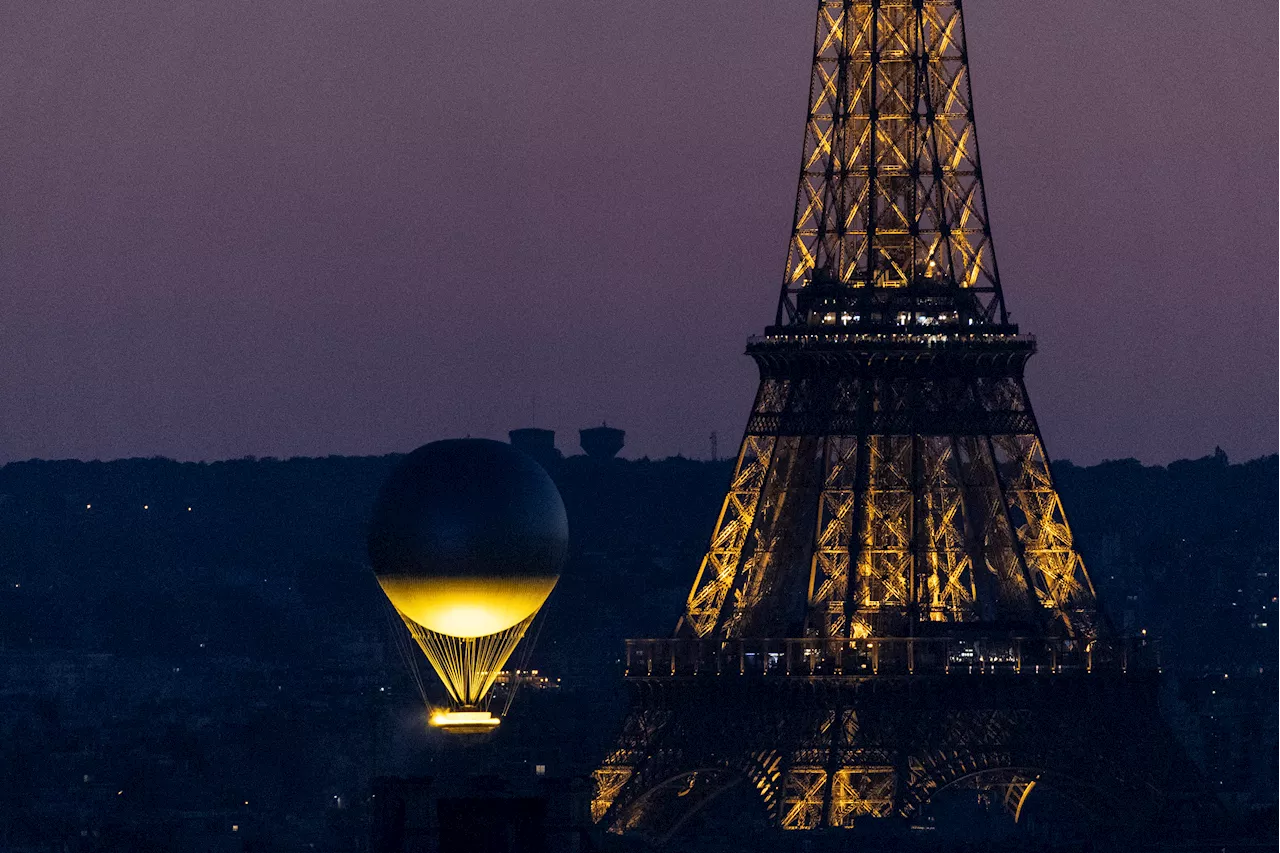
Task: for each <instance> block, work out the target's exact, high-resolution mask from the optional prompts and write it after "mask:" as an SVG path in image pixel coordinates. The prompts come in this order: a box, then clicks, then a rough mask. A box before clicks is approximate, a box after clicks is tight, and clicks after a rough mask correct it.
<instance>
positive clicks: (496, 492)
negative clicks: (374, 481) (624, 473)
mask: <svg viewBox="0 0 1280 853" xmlns="http://www.w3.org/2000/svg"><path fill="white" fill-rule="evenodd" d="M568 539H569V525H568V522H567V521H566V518H565V512H564V503H563V502H562V501H561V500H560V493H559V491H558V490H557V489H556V486H555V484H554V483H553V482H552V481H551V478H550V477H549V476H547V472H546V471H544V470H543V469H542V466H541V465H539V464H538V463H537V462H535V461H533V459H531V458H530V457H528V456H526V455H525V454H524V453H522V452H520V451H519V450H516V449H515V448H514V447H512V446H511V445H509V444H503V443H502V442H498V441H488V440H486V439H472V438H468V439H455V440H450V441H437V442H433V443H431V444H427V445H424V446H423V447H419V448H418V449H417V450H415V451H413V452H412V453H410V454H409V455H408V456H406V457H405V458H404V459H402V460H401V461H400V463H399V464H398V465H397V466H396V467H395V469H394V470H393V471H392V472H391V475H390V476H389V477H388V478H387V481H386V483H385V484H384V485H383V487H382V492H381V494H380V495H379V496H378V501H377V503H376V504H375V505H374V510H373V518H372V521H371V522H370V525H369V559H370V562H371V563H372V564H373V570H374V571H375V572H376V573H377V574H378V575H379V576H380V577H381V576H385V575H397V576H410V577H443V576H454V577H468V576H470V577H475V576H484V575H502V576H508V577H510V576H519V575H524V576H541V577H545V576H548V575H556V574H559V572H560V567H561V565H562V564H563V562H564V557H565V553H566V550H567V548H568Z"/></svg>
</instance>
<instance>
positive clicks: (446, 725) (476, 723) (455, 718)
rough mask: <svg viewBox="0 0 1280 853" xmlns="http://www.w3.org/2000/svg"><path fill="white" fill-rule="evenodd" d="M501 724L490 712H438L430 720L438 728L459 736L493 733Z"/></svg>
mask: <svg viewBox="0 0 1280 853" xmlns="http://www.w3.org/2000/svg"><path fill="white" fill-rule="evenodd" d="M501 722H502V721H501V720H499V719H498V718H497V717H495V716H494V715H493V714H490V713H489V712H488V711H436V712H435V713H433V714H432V715H431V719H430V723H431V725H433V726H435V727H436V728H438V729H440V730H442V731H447V732H453V733H457V734H473V733H476V732H487V731H493V730H494V729H496V728H497V727H498V725H499V723H501Z"/></svg>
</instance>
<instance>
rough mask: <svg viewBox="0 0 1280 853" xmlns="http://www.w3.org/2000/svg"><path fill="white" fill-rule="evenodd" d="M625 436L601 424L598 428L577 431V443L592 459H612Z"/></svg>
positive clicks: (621, 432)
mask: <svg viewBox="0 0 1280 853" xmlns="http://www.w3.org/2000/svg"><path fill="white" fill-rule="evenodd" d="M626 436H627V434H626V433H625V432H624V431H623V430H620V429H614V428H613V427H611V426H607V425H605V424H601V425H600V426H598V427H591V428H590V429H580V430H578V443H579V444H580V445H582V449H583V451H584V452H585V453H586V454H587V455H588V456H590V457H591V458H592V459H612V458H613V457H615V456H617V455H618V451H619V450H621V449H622V444H623V439H625V438H626Z"/></svg>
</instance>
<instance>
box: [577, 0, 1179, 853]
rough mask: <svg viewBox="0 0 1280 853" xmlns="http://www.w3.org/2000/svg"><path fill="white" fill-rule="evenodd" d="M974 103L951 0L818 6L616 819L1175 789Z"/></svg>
mask: <svg viewBox="0 0 1280 853" xmlns="http://www.w3.org/2000/svg"><path fill="white" fill-rule="evenodd" d="M972 104H973V102H972V95H971V88H970V75H969V65H968V47H967V45H966V40H965V30H964V17H963V13H962V11H961V3H960V2H959V0H946V2H941V0H897V2H895V0H857V2H855V0H820V2H819V3H818V19H817V32H816V37H815V42H814V60H813V73H812V81H811V84H810V93H809V106H808V116H807V121H806V126H805V143H804V152H803V160H802V164H801V170H800V183H799V191H798V193H797V196H796V208H795V217H794V220H793V226H792V233H791V240H790V247H789V251H788V256H787V264H786V270H785V275H784V278H783V283H782V289H781V295H780V298H779V302H778V311H777V316H776V318H775V320H774V324H773V325H772V326H770V327H768V328H767V329H766V330H765V333H764V335H763V336H761V337H757V338H753V339H752V340H751V341H750V342H749V344H748V347H747V353H748V354H749V355H750V356H751V357H752V358H753V359H754V360H755V362H756V364H757V366H758V367H759V371H760V386H759V391H758V392H757V394H756V397H755V403H754V405H753V407H752V411H751V415H750V418H749V420H748V422H747V428H746V433H745V437H744V438H743V441H742V445H741V449H740V450H739V453H738V457H737V464H736V466H735V468H734V471H733V477H732V481H731V484H730V486H729V491H728V494H727V495H726V497H725V500H724V505H723V508H722V509H721V512H720V517H719V520H718V521H717V523H716V527H715V531H714V534H713V536H712V539H711V544H710V548H709V550H708V551H707V554H706V557H705V558H704V559H703V561H702V565H701V568H700V569H699V571H698V574H697V578H696V580H695V581H694V584H693V588H692V591H691V592H690V594H689V598H688V603H687V605H686V608H685V611H684V614H683V615H682V617H681V618H680V621H679V625H678V627H677V629H676V632H675V636H674V637H673V638H670V639H663V640H632V641H628V646H627V681H628V683H629V685H630V687H631V693H632V699H631V709H630V711H629V713H628V715H627V717H626V719H625V721H624V724H623V731H622V734H621V736H620V738H619V741H618V746H617V749H616V750H615V751H614V752H613V753H612V754H610V755H609V756H608V757H607V758H606V760H605V761H604V763H603V765H602V766H601V767H600V769H599V770H597V771H596V774H595V776H596V782H597V795H596V798H595V800H594V803H593V814H594V817H595V819H596V820H597V821H598V822H600V823H601V824H603V825H604V827H605V828H607V829H608V830H611V831H614V832H629V833H633V834H636V835H638V836H642V837H646V838H648V839H649V840H651V841H657V842H661V841H664V840H666V839H670V838H672V837H673V834H675V833H678V832H679V830H680V828H681V827H683V826H686V825H687V823H688V821H689V820H691V819H693V818H694V817H695V816H697V815H699V814H700V813H704V812H708V811H711V810H714V802H713V801H715V800H716V799H717V798H718V797H720V796H721V795H722V794H724V793H725V792H726V791H727V790H729V789H731V788H733V787H734V786H737V787H739V789H740V790H747V791H750V792H752V793H751V799H752V800H753V801H755V802H757V803H758V804H759V805H758V811H757V814H756V815H755V818H756V819H757V821H758V822H759V823H761V824H762V825H765V826H769V827H776V828H780V829H809V830H818V829H822V830H828V831H830V830H835V829H845V828H850V827H853V826H855V825H861V824H862V823H863V822H865V821H867V820H873V819H882V820H888V821H891V822H892V821H894V820H897V821H898V822H899V824H902V823H909V822H911V821H918V820H921V819H923V818H924V817H925V816H926V815H928V813H929V808H930V805H931V803H932V802H933V801H934V800H935V799H936V798H937V796H938V795H939V793H940V792H943V791H947V790H962V789H974V790H976V791H978V792H979V793H980V794H982V795H984V796H986V797H987V800H986V801H987V802H997V803H999V804H1001V805H1002V806H1003V807H1005V808H1007V809H1008V811H1009V814H1010V815H1011V816H1012V817H1013V819H1015V820H1017V819H1020V818H1021V815H1022V812H1023V810H1024V808H1025V807H1026V804H1027V803H1028V801H1029V800H1030V799H1032V798H1033V797H1034V796H1035V795H1036V792H1037V788H1039V790H1041V791H1044V790H1046V789H1048V790H1056V791H1058V792H1059V794H1060V795H1061V796H1064V797H1066V798H1067V799H1069V800H1070V801H1072V802H1074V803H1077V804H1079V805H1080V806H1081V807H1082V810H1083V812H1084V813H1086V814H1087V815H1089V816H1090V818H1089V819H1090V820H1094V821H1103V822H1107V821H1111V822H1112V823H1114V824H1116V825H1120V824H1127V825H1130V826H1133V827H1135V828H1139V829H1140V828H1142V827H1152V826H1157V825H1168V821H1169V814H1170V809H1173V810H1174V811H1177V810H1178V809H1179V808H1182V807H1183V806H1185V802H1184V803H1183V806H1175V805H1174V804H1175V803H1176V802H1178V801H1177V797H1176V795H1175V794H1174V793H1170V792H1176V791H1181V790H1184V789H1188V785H1186V784H1180V782H1179V781H1178V780H1185V779H1187V778H1189V776H1191V775H1193V773H1192V771H1191V770H1190V768H1189V765H1187V763H1186V761H1185V759H1183V758H1181V757H1180V751H1178V750H1176V749H1174V748H1172V747H1171V743H1172V741H1171V739H1170V737H1169V733H1168V731H1167V730H1166V729H1165V727H1164V726H1163V724H1162V723H1161V722H1160V718H1159V714H1158V709H1157V707H1156V667H1155V662H1154V660H1153V648H1152V646H1151V645H1150V644H1148V643H1147V642H1146V641H1145V640H1143V639H1142V638H1137V639H1133V640H1131V639H1128V638H1122V637H1118V636H1116V634H1115V633H1114V632H1113V631H1112V630H1110V629H1109V628H1108V624H1107V622H1106V620H1105V618H1104V617H1103V616H1102V614H1101V612H1100V610H1099V607H1098V602H1097V599H1096V596H1095V593H1094V589H1093V586H1092V584H1091V582H1090V579H1089V575H1088V572H1087V571H1086V569H1085V565H1084V563H1083V561H1082V560H1081V557H1080V554H1079V553H1078V551H1077V550H1076V548H1075V545H1074V543H1073V540H1072V535H1071V530H1070V527H1069V526H1068V524H1067V519H1066V516H1065V514H1064V512H1063V507H1062V502H1061V501H1060V499H1059V497H1058V493H1057V491H1056V490H1055V488H1054V482H1053V475H1052V472H1051V470H1050V466H1049V459H1048V457H1047V455H1046V453H1045V449H1044V442H1043V440H1042V439H1041V436H1040V431H1039V428H1038V426H1037V424H1036V418H1035V415H1034V413H1033V410H1032V407H1031V402H1030V399H1029V397H1028V395H1027V389H1026V385H1025V383H1024V381H1023V370H1024V366H1025V365H1026V363H1027V359H1028V358H1029V357H1030V356H1031V355H1032V354H1033V353H1034V352H1035V349H1036V344H1035V340H1034V339H1033V338H1031V337H1030V336H1027V335H1024V334H1021V333H1020V332H1019V330H1018V327H1017V326H1016V325H1014V324H1013V323H1011V322H1010V320H1009V314H1008V311H1007V309H1006V307H1005V300H1004V293H1003V289H1002V287H1001V281H1000V275H999V270H998V268H997V266H996V256H995V248H994V244H993V242H992V232H991V227H990V220H989V217H988V214H987V201H986V194H985V191H984V188H983V180H982V166H981V161H980V159H979V155H978V140H977V136H976V132H975V126H974V113H973V105H972ZM1194 788H1195V786H1194V785H1191V786H1190V789H1194ZM1189 796H1190V797H1191V798H1192V799H1194V798H1195V797H1196V796H1198V795H1197V794H1195V793H1192V794H1191V795H1189ZM1185 799H1186V798H1185V797H1184V800H1185ZM699 819H703V818H699Z"/></svg>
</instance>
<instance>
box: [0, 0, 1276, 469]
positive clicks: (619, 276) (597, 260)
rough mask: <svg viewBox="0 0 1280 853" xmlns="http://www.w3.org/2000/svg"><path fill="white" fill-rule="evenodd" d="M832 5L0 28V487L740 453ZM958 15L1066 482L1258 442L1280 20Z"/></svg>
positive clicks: (980, 7) (1036, 372) (42, 7)
mask: <svg viewBox="0 0 1280 853" xmlns="http://www.w3.org/2000/svg"><path fill="white" fill-rule="evenodd" d="M814 6H815V4H814V3H813V2H812V0H810V2H800V0H737V2H729V0H710V2H699V3H690V2H684V0H681V2H672V0H659V2H648V3H602V2H599V0H538V2H532V3H496V4H476V3H463V2H448V0H271V2H250V1H249V0H163V1H162V0H50V1H49V2H39V3H18V2H15V3H8V4H6V5H5V9H4V10H3V11H2V12H0V288H3V290H2V292H3V294H4V301H3V306H4V307H3V310H2V311H0V357H3V360H4V369H3V370H0V412H2V414H0V461H6V460H11V459H22V458H28V457H33V456H38V457H45V458H51V457H80V458H94V457H97V458H114V457H120V456H132V455H145V456H149V455H157V454H159V455H166V456H173V457H176V458H181V459H216V458H225V457H234V456H241V455H244V454H256V455H276V456H290V455H298V454H305V455H313V454H328V453H384V452H388V451H393V450H408V449H411V448H412V447H414V446H416V445H418V444H420V443H423V442H425V441H427V440H430V439H435V438H443V437H449V436H459V435H464V434H471V435H478V436H492V437H502V436H505V432H506V430H507V429H509V428H512V427H516V426H525V425H528V424H530V423H531V422H533V421H534V420H535V417H536V423H537V425H538V426H546V427H551V428H554V429H556V430H558V431H559V437H558V439H559V444H560V447H561V448H562V449H563V450H566V451H571V452H576V451H577V447H576V445H577V434H576V430H577V429H578V428H580V427H583V426H589V425H592V424H598V423H600V422H601V421H602V420H608V421H609V423H610V424H614V425H617V426H620V427H623V428H624V429H626V430H627V432H628V435H627V441H628V448H627V450H626V451H624V453H625V455H630V456H640V455H644V454H648V455H651V456H665V455H669V454H674V453H676V452H682V453H684V454H685V455H689V456H706V455H707V454H708V452H709V441H708V436H709V434H710V433H711V432H712V431H713V430H714V431H716V432H718V434H719V436H720V452H721V453H722V454H726V453H732V452H733V450H734V446H735V444H736V441H737V439H738V437H739V436H740V435H741V431H742V427H743V424H744V423H745V419H746V415H747V410H748V408H749V407H750V403H751V398H752V395H753V393H754V389H755V381H756V377H755V370H754V367H753V366H752V364H751V362H750V360H749V359H748V358H746V357H745V356H743V354H742V350H743V346H744V344H745V340H746V337H747V336H748V335H750V334H754V333H757V332H758V331H760V330H761V329H762V328H763V326H765V325H766V323H767V322H768V321H769V320H770V319H771V317H772V316H773V311H774V306H775V304H776V297H777V288H778V284H779V281H780V276H781V274H782V266H783V260H784V254H785V249H786V239H787V233H788V228H789V226H790V219H791V215H792V206H793V203H794V194H795V181H796V176H797V173H798V169H799V155H800V141H801V131H802V122H803V114H804V109H805V96H806V92H807V87H808V77H809V58H810V55H811V51H812V43H811V40H812V36H813V12H814ZM1228 7H1230V14H1227V8H1228ZM965 9H966V15H967V24H968V31H969V46H970V50H971V53H972V59H971V65H972V69H973V72H974V98H975V103H976V109H977V116H978V128H979V133H980V135H981V140H982V154H983V161H984V167H985V173H986V178H987V193H988V197H989V200H990V207H991V215H992V220H993V226H994V229H995V239H996V247H997V252H998V256H999V260H1000V270H1001V275H1002V279H1003V281H1004V286H1005V293H1006V297H1007V299H1008V302H1009V306H1010V308H1011V310H1012V312H1013V314H1014V319H1015V321H1017V322H1019V323H1020V324H1021V325H1022V328H1023V331H1026V332H1030V333H1033V334H1035V335H1037V336H1038V338H1039V340H1040V348H1041V351H1040V354H1039V355H1038V356H1036V357H1035V358H1034V359H1033V360H1032V362H1031V366H1030V368H1029V382H1030V386H1031V392H1032V399H1033V401H1034V403H1035V405H1036V409H1037V413H1038V416H1039V419H1040V423H1041V427H1042V429H1043V431H1044V434H1045V436H1046V441H1047V443H1048V447H1049V451H1050V453H1051V454H1052V455H1053V456H1055V457H1057V458H1069V459H1073V460H1075V461H1077V462H1082V463H1085V462H1094V461H1097V460H1100V459H1103V458H1116V457H1125V456H1136V457H1138V458H1139V459H1142V460H1144V461H1147V462H1166V461H1169V460H1172V459H1176V458H1180V457H1184V456H1200V455H1203V454H1205V453H1208V452H1211V451H1212V450H1213V447H1214V445H1215V444H1220V445H1221V446H1222V447H1223V448H1224V449H1225V450H1226V451H1227V452H1228V453H1229V454H1230V455H1231V456H1232V457H1233V458H1237V459H1240V458H1246V457H1252V456H1257V455H1260V454H1264V453H1271V452H1274V451H1275V450H1276V447H1277V439H1276V435H1277V393H1276V388H1277V273H1276V233H1277V208H1276V198H1277V168H1276V130H1275V129H1276V126H1277V91H1276V74H1275V68H1276V60H1277V56H1276V53H1277V52H1276V44H1275V33H1276V24H1277V21H1276V15H1277V8H1276V5H1275V4H1274V3H1272V2H1264V0H1235V2H1232V3H1229V4H1226V3H1212V2H1209V3H1206V2H1204V0H1159V2H1157V1H1156V0H1134V1H1133V2H1123V3H1118V2H1116V0H1076V2H1071V3H1048V2H1031V3H1029V2H1026V0H971V2H969V3H967V4H966V5H965ZM535 398H536V403H535ZM535 407H536V416H535Z"/></svg>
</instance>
